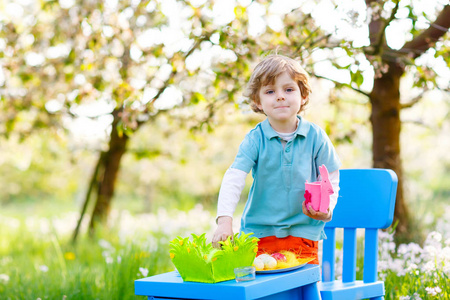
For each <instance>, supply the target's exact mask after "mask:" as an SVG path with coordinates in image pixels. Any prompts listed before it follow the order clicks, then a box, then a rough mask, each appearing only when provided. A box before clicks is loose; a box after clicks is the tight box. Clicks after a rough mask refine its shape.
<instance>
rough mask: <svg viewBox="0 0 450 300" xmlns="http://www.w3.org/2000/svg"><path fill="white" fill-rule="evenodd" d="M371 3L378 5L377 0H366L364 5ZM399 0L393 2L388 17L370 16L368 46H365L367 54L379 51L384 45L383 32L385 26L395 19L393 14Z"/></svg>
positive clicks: (384, 31) (368, 5) (395, 11)
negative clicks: (393, 4)
mask: <svg viewBox="0 0 450 300" xmlns="http://www.w3.org/2000/svg"><path fill="white" fill-rule="evenodd" d="M372 3H376V4H375V5H379V4H378V3H377V1H374V0H366V6H367V7H370V6H371V5H372ZM399 3H400V0H397V1H396V3H395V7H394V8H393V9H392V12H391V15H390V16H389V18H388V19H382V18H381V17H379V16H378V17H374V16H372V20H371V21H370V24H369V38H370V46H369V47H367V48H366V52H367V54H370V55H376V54H378V53H380V51H381V50H382V49H383V48H384V46H385V42H386V41H385V33H386V27H388V26H389V24H390V23H391V22H392V20H394V19H395V14H396V13H397V11H398V8H399Z"/></svg>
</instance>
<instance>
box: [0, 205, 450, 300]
mask: <svg viewBox="0 0 450 300" xmlns="http://www.w3.org/2000/svg"><path fill="white" fill-rule="evenodd" d="M448 212H450V207H448V208H447V213H448ZM444 215H445V214H444ZM76 220H77V213H66V214H61V216H60V217H58V218H55V217H39V216H27V217H19V216H15V217H10V216H7V215H3V214H0V230H1V235H0V298H1V299H145V298H144V297H138V296H135V295H134V286H133V284H134V280H136V279H139V278H143V277H146V276H150V275H153V274H157V273H161V272H166V271H170V270H173V268H174V267H173V265H172V263H171V261H170V258H169V251H168V249H169V242H170V240H171V239H173V238H175V237H176V236H178V235H180V236H188V235H190V234H191V233H197V234H200V233H203V232H206V233H207V234H209V235H211V231H212V230H213V229H214V217H213V215H212V214H211V213H210V212H208V211H206V210H204V209H203V208H202V207H201V206H196V207H195V208H193V209H191V210H189V211H186V212H184V211H178V210H171V211H167V210H164V209H160V210H159V211H157V212H156V213H154V214H136V215H132V214H131V213H129V212H127V211H114V212H113V214H112V217H111V219H110V226H109V228H110V229H109V230H108V231H102V232H98V234H97V236H96V237H95V238H88V237H87V236H82V237H81V239H80V240H79V241H78V243H77V244H75V245H74V244H72V243H71V233H72V230H73V228H74V226H75V224H76ZM84 225H86V224H84ZM449 227H450V222H449V221H447V220H445V219H442V220H439V221H438V222H437V223H436V228H435V230H434V231H432V232H430V233H429V234H428V236H427V238H426V241H425V243H424V244H423V245H422V246H420V245H417V244H402V245H400V246H398V247H396V246H395V244H394V243H393V235H392V234H391V233H388V232H381V234H380V246H379V277H380V279H382V280H384V281H385V286H386V299H403V300H405V299H449V298H450V284H449V283H448V282H449V274H450V236H449V233H450V231H449V230H448V228H449ZM360 235H363V232H361V233H360ZM338 248H339V247H338ZM359 249H360V250H361V251H360V252H361V253H362V247H359ZM336 257H337V260H338V269H337V276H340V269H339V263H340V262H341V257H342V253H341V251H340V250H338V253H337V255H336ZM361 261H362V257H359V259H358V269H359V271H358V275H357V276H361V274H362V266H361Z"/></svg>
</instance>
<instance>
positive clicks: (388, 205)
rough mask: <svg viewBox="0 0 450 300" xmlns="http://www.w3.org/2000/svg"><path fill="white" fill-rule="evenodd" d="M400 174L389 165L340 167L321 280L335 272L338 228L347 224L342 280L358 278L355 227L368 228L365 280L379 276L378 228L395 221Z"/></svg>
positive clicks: (373, 280) (368, 280) (366, 234)
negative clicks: (336, 196) (335, 202)
mask: <svg viewBox="0 0 450 300" xmlns="http://www.w3.org/2000/svg"><path fill="white" fill-rule="evenodd" d="M397 182H398V179H397V175H396V174H395V173H394V172H393V171H392V170H387V169H343V170H340V182H339V186H340V191H339V198H338V202H337V205H336V208H335V209H334V211H333V219H332V220H331V221H330V222H328V223H326V225H325V234H326V235H327V239H325V240H324V241H323V256H322V281H324V282H327V281H333V280H334V275H335V248H336V234H335V228H344V246H343V256H344V257H343V266H342V281H343V282H353V281H355V279H356V229H357V228H364V229H365V244H364V275H363V276H364V282H375V281H376V280H377V262H378V229H385V228H388V227H389V226H390V225H391V224H392V220H393V217H394V208H395V197H396V194H397Z"/></svg>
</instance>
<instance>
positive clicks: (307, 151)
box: [231, 116, 341, 241]
mask: <svg viewBox="0 0 450 300" xmlns="http://www.w3.org/2000/svg"><path fill="white" fill-rule="evenodd" d="M298 118H299V125H298V127H297V131H296V132H295V135H294V138H293V139H292V140H291V141H289V142H287V144H286V145H285V147H284V149H283V145H282V144H281V141H280V138H279V137H278V134H277V133H276V132H275V130H273V128H272V127H271V126H270V124H269V121H268V119H266V120H264V121H263V122H261V123H259V124H258V125H257V126H256V127H255V128H254V129H252V130H251V131H250V132H249V133H248V134H247V135H246V136H245V139H244V141H243V142H242V143H241V145H240V146H239V151H238V154H237V156H236V158H235V160H234V162H233V164H232V165H231V167H232V168H235V169H239V170H242V171H244V172H246V173H249V172H250V170H251V171H252V177H253V184H252V187H251V189H250V193H249V195H248V200H247V203H246V205H245V209H244V212H243V214H242V218H241V231H244V232H245V233H249V232H253V233H254V234H255V236H256V237H258V238H261V237H266V236H273V235H274V236H276V237H279V238H283V237H287V236H289V235H291V236H295V237H302V238H306V239H309V240H313V241H318V240H320V239H323V238H325V237H326V236H325V233H324V232H323V227H324V225H325V222H323V221H317V220H314V219H312V218H310V217H308V216H306V215H304V214H303V212H302V202H303V201H304V196H303V194H304V193H305V181H306V180H308V181H309V182H311V181H317V177H318V175H319V166H321V165H322V164H324V165H325V166H326V167H327V169H328V172H330V173H331V172H333V171H336V170H338V169H339V167H340V165H341V162H340V160H339V158H338V156H337V153H336V150H335V149H334V147H333V145H332V144H331V141H330V139H329V138H328V136H327V134H326V133H325V131H324V130H323V129H321V128H320V127H319V126H317V125H316V124H313V123H311V122H308V121H306V120H305V119H304V118H302V117H300V116H298Z"/></svg>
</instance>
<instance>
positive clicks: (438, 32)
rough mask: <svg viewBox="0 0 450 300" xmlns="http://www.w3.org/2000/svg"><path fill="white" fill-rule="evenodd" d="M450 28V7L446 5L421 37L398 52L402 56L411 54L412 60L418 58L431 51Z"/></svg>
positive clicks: (406, 44)
mask: <svg viewBox="0 0 450 300" xmlns="http://www.w3.org/2000/svg"><path fill="white" fill-rule="evenodd" d="M449 27H450V5H445V6H444V8H443V9H442V11H441V12H440V14H439V15H438V17H437V18H436V21H434V23H432V24H431V25H430V27H428V29H426V30H425V31H423V32H422V33H421V34H420V35H418V36H417V37H415V38H414V39H413V40H412V41H409V42H407V43H405V45H403V47H402V48H401V49H400V50H398V51H397V52H399V53H402V54H410V55H411V56H412V58H413V59H414V58H417V57H419V56H420V55H422V54H423V53H424V52H425V51H427V50H428V49H430V47H432V46H433V45H434V44H435V43H436V41H437V40H439V39H440V38H441V37H442V36H443V35H444V34H446V33H447V32H448V29H449Z"/></svg>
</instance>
